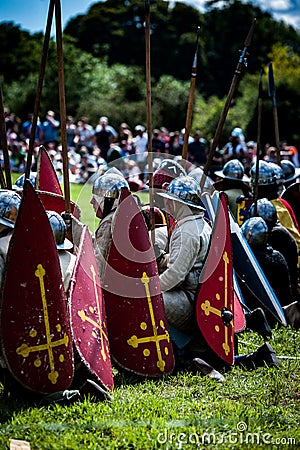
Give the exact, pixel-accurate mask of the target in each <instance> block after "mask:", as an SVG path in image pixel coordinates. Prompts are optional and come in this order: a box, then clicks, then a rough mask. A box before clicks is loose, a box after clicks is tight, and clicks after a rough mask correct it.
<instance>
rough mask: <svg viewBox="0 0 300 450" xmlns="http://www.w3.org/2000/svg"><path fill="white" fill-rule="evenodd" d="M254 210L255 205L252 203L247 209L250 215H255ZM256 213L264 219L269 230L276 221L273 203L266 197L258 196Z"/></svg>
mask: <svg viewBox="0 0 300 450" xmlns="http://www.w3.org/2000/svg"><path fill="white" fill-rule="evenodd" d="M254 212H255V206H254V204H253V205H251V207H250V211H249V214H250V217H255V215H254ZM257 214H258V215H259V217H261V218H262V219H264V221H265V222H266V224H267V226H268V229H269V230H271V229H272V228H273V227H274V226H275V224H276V222H277V211H276V208H275V206H274V205H273V203H272V202H270V200H268V199H267V198H260V199H258V200H257Z"/></svg>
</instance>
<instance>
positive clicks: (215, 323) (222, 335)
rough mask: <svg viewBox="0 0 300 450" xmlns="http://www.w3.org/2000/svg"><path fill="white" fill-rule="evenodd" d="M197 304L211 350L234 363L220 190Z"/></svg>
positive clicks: (229, 255)
mask: <svg viewBox="0 0 300 450" xmlns="http://www.w3.org/2000/svg"><path fill="white" fill-rule="evenodd" d="M200 283H201V287H200V292H199V295H198V298H197V303H196V315H197V322H198V326H199V328H200V330H201V333H202V334H203V336H204V338H205V339H206V341H207V343H208V345H209V346H210V347H211V349H212V350H213V351H214V352H215V353H216V354H217V355H218V356H219V357H220V358H222V359H223V360H224V361H226V362H227V363H228V364H231V365H232V364H233V357H234V343H233V334H234V328H233V320H231V319H232V318H233V268H232V251H231V240H230V227H229V217H228V210H227V204H226V198H225V194H224V193H223V192H220V194H219V204H218V208H217V212H216V216H215V220H214V226H213V231H212V240H211V245H210V249H209V253H208V256H207V259H206V262H205V264H204V267H203V269H202V272H201V280H200Z"/></svg>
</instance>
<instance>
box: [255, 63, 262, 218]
mask: <svg viewBox="0 0 300 450" xmlns="http://www.w3.org/2000/svg"><path fill="white" fill-rule="evenodd" d="M262 74H263V70H262V69H260V74H259V85H258V103H257V140H256V164H255V184H254V215H255V216H257V199H258V175H259V158H260V138H261V112H262Z"/></svg>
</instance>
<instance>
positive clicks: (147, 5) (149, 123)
mask: <svg viewBox="0 0 300 450" xmlns="http://www.w3.org/2000/svg"><path fill="white" fill-rule="evenodd" d="M145 25H146V27H145V39H146V103H147V130H148V177H149V203H150V224H151V241H152V243H153V244H154V242H155V230H154V228H155V215H154V206H153V205H154V199H153V154H152V111H151V64H150V0H145Z"/></svg>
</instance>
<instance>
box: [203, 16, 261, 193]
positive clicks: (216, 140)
mask: <svg viewBox="0 0 300 450" xmlns="http://www.w3.org/2000/svg"><path fill="white" fill-rule="evenodd" d="M255 22H256V19H254V20H253V22H252V25H251V27H250V30H249V32H248V35H247V37H246V40H245V42H244V49H243V50H242V52H241V55H240V58H239V61H238V64H237V66H236V69H235V72H234V76H233V79H232V82H231V86H230V89H229V92H228V96H227V99H226V102H225V105H224V108H223V111H222V114H221V117H220V120H219V123H218V125H217V129H216V132H215V136H214V138H213V141H212V144H211V147H210V151H209V154H208V157H207V161H206V164H205V166H204V170H203V172H204V173H203V176H202V179H201V182H200V187H201V189H203V186H204V183H205V179H206V177H207V175H208V172H209V169H210V166H211V163H212V160H213V157H214V153H215V150H216V148H217V146H218V143H219V139H220V136H221V133H222V130H223V126H224V123H225V120H226V117H227V114H228V111H229V107H230V104H231V100H232V98H233V94H234V92H235V90H236V87H237V85H238V82H239V79H240V77H241V74H242V70H243V68H244V67H247V56H248V52H247V50H248V48H249V47H250V45H251V41H252V37H253V33H254V26H255Z"/></svg>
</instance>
